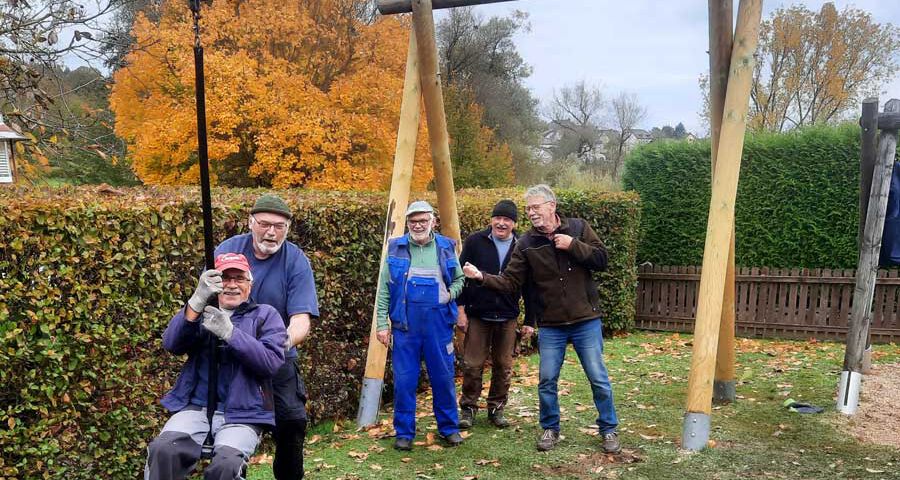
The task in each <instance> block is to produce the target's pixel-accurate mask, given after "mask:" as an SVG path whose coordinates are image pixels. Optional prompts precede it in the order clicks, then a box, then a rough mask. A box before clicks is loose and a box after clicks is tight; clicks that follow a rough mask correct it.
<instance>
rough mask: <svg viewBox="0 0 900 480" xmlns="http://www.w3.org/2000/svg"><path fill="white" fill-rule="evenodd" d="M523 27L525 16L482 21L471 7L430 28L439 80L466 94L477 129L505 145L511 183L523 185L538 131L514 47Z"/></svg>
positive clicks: (526, 71) (525, 72) (525, 70)
mask: <svg viewBox="0 0 900 480" xmlns="http://www.w3.org/2000/svg"><path fill="white" fill-rule="evenodd" d="M529 28H530V27H529V24H528V15H527V14H526V13H523V12H513V13H512V14H510V15H508V16H505V17H490V18H485V17H484V16H482V15H480V14H478V13H477V11H476V10H474V9H473V8H471V7H466V8H454V9H452V10H450V11H449V13H448V14H447V16H446V17H445V18H444V19H442V20H441V21H439V22H438V24H437V26H436V37H437V44H438V52H439V57H440V58H439V60H440V68H441V74H442V79H443V81H444V82H445V84H446V86H448V87H454V88H457V89H458V91H461V90H467V91H468V93H467V94H466V95H465V97H466V98H471V99H472V101H473V103H474V104H477V105H473V107H472V108H476V109H481V110H482V112H483V114H482V124H483V125H484V126H486V127H488V128H489V129H490V131H492V132H493V135H494V136H495V137H496V138H497V141H499V142H501V143H505V144H507V145H509V148H510V151H511V152H512V155H513V169H514V170H515V172H516V179H517V180H518V181H519V182H525V183H527V182H529V181H531V180H533V179H532V178H530V177H529V173H530V170H531V169H532V168H533V166H532V163H533V160H534V159H533V157H534V153H533V152H534V150H535V148H536V147H537V146H538V144H539V141H540V132H541V131H542V130H543V127H544V125H543V122H541V120H540V117H539V115H538V109H537V107H538V101H537V100H536V99H535V98H534V97H533V96H532V94H531V91H530V90H529V89H528V88H527V87H526V86H525V84H524V81H525V79H527V78H528V77H529V76H530V75H531V67H530V66H529V65H528V64H527V63H526V62H525V60H524V59H522V57H521V55H519V52H518V49H517V48H516V44H515V42H514V36H515V35H516V34H519V33H522V32H527V31H528V30H529ZM459 98H461V97H457V99H459Z"/></svg>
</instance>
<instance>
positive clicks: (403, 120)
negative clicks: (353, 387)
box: [356, 32, 422, 427]
mask: <svg viewBox="0 0 900 480" xmlns="http://www.w3.org/2000/svg"><path fill="white" fill-rule="evenodd" d="M421 97H422V91H421V89H420V88H419V54H418V48H416V35H415V32H410V33H409V50H408V51H407V53H406V77H405V78H404V80H403V100H402V102H401V104H400V126H399V128H398V129H397V148H396V150H395V151H394V171H393V175H392V177H391V193H390V194H389V196H388V209H387V218H386V219H385V226H384V239H383V242H382V247H381V262H380V263H379V265H383V264H384V257H385V256H386V255H387V245H388V239H389V238H390V237H397V236H400V235H403V229H404V227H405V226H406V221H405V218H404V213H405V212H406V206H407V203H409V188H410V183H411V182H412V171H413V161H414V160H415V156H416V139H417V137H418V135H419V100H420V99H421ZM379 268H380V267H379ZM379 277H380V272H379ZM378 287H379V288H380V287H381V285H379V286H378ZM376 298H377V293H376ZM377 325H378V322H377V319H376V315H375V308H373V310H372V328H371V330H370V332H369V352H368V354H367V356H366V373H365V377H364V378H363V384H362V392H361V393H360V396H359V410H358V412H357V416H356V423H357V424H358V425H359V426H360V427H365V426H367V425H372V424H374V423H375V422H376V420H377V419H378V407H379V405H380V404H381V391H382V389H383V387H384V366H385V363H386V362H387V347H385V346H384V345H383V344H382V343H381V342H379V341H377V340H376V339H375V332H376V327H377Z"/></svg>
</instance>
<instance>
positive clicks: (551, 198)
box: [525, 183, 556, 202]
mask: <svg viewBox="0 0 900 480" xmlns="http://www.w3.org/2000/svg"><path fill="white" fill-rule="evenodd" d="M537 196H541V197H544V200H546V201H548V202H555V201H556V194H554V193H553V190H551V189H550V186H549V185H545V184H543V183H541V184H538V185H535V186H533V187H531V188H529V189H528V190H525V198H528V197H537Z"/></svg>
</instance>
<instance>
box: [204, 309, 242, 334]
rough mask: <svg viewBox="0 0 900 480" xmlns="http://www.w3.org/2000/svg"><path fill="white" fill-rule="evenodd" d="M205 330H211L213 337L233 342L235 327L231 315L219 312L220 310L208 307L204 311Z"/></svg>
mask: <svg viewBox="0 0 900 480" xmlns="http://www.w3.org/2000/svg"><path fill="white" fill-rule="evenodd" d="M201 325H203V328H205V329H207V330H209V332H210V333H212V334H213V335H215V336H217V337H219V338H221V339H222V340H223V341H225V342H227V341H228V340H231V334H232V333H234V325H233V324H232V323H231V315H229V314H227V313H225V312H223V311H222V310H219V309H218V308H216V307H214V306H212V305H207V306H206V308H204V309H203V322H202V323H201Z"/></svg>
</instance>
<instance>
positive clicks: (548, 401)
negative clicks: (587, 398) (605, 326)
mask: <svg viewBox="0 0 900 480" xmlns="http://www.w3.org/2000/svg"><path fill="white" fill-rule="evenodd" d="M570 342H571V343H572V346H573V347H575V353H577V354H578V360H579V361H580V362H581V367H582V368H584V373H585V374H587V378H588V381H590V382H591V392H593V395H594V405H595V406H596V407H597V413H598V414H599V416H598V417H597V426H598V427H599V428H600V433H601V434H605V433H610V432H614V431H616V427H617V426H618V425H619V420H618V419H617V418H616V407H615V406H614V405H613V395H612V387H611V386H610V384H609V374H608V373H607V372H606V365H604V364H603V333H602V326H601V323H600V319H599V318H597V319H594V320H589V321H586V322H581V323H576V324H574V325H565V326H561V327H541V328H540V329H538V348H539V350H540V354H541V366H540V384H539V385H538V397H539V398H540V403H541V428H543V429H545V430H547V429H550V430H556V431H557V432H558V431H559V396H558V395H557V384H558V383H559V370H560V369H561V368H562V364H563V359H564V358H565V356H566V345H568V344H569V343H570Z"/></svg>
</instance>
